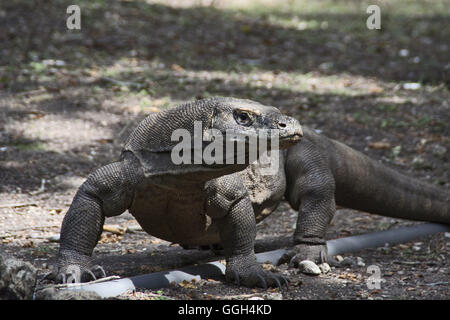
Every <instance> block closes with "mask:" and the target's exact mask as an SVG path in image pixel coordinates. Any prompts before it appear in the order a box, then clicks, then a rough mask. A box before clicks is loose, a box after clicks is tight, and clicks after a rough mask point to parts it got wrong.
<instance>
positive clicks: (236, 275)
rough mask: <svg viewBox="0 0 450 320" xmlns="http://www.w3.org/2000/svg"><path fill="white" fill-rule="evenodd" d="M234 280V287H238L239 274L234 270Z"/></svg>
mask: <svg viewBox="0 0 450 320" xmlns="http://www.w3.org/2000/svg"><path fill="white" fill-rule="evenodd" d="M234 279H235V280H236V285H237V286H239V285H240V282H239V273H238V272H237V271H236V270H234Z"/></svg>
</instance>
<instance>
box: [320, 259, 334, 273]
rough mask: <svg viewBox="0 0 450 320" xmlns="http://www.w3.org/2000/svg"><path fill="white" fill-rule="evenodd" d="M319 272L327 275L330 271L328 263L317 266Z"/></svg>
mask: <svg viewBox="0 0 450 320" xmlns="http://www.w3.org/2000/svg"><path fill="white" fill-rule="evenodd" d="M319 268H320V271H322V273H324V274H325V273H328V272H330V271H331V267H330V265H329V264H328V263H326V262H325V263H322V264H320V265H319Z"/></svg>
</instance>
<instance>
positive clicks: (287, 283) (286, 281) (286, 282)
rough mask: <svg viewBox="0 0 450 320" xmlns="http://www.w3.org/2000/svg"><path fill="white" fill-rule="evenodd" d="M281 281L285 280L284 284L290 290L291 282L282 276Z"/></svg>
mask: <svg viewBox="0 0 450 320" xmlns="http://www.w3.org/2000/svg"><path fill="white" fill-rule="evenodd" d="M281 279H283V282H284V284H285V285H286V289H289V280H288V279H287V278H286V277H284V276H281Z"/></svg>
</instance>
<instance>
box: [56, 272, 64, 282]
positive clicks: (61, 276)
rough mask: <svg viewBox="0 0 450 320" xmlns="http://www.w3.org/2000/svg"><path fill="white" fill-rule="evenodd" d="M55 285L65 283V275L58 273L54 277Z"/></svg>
mask: <svg viewBox="0 0 450 320" xmlns="http://www.w3.org/2000/svg"><path fill="white" fill-rule="evenodd" d="M56 282H57V283H66V275H65V274H64V273H60V274H58V275H57V276H56Z"/></svg>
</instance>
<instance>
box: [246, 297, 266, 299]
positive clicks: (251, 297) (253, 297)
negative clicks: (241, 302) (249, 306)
mask: <svg viewBox="0 0 450 320" xmlns="http://www.w3.org/2000/svg"><path fill="white" fill-rule="evenodd" d="M248 300H264V299H263V298H261V297H251V298H248Z"/></svg>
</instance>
